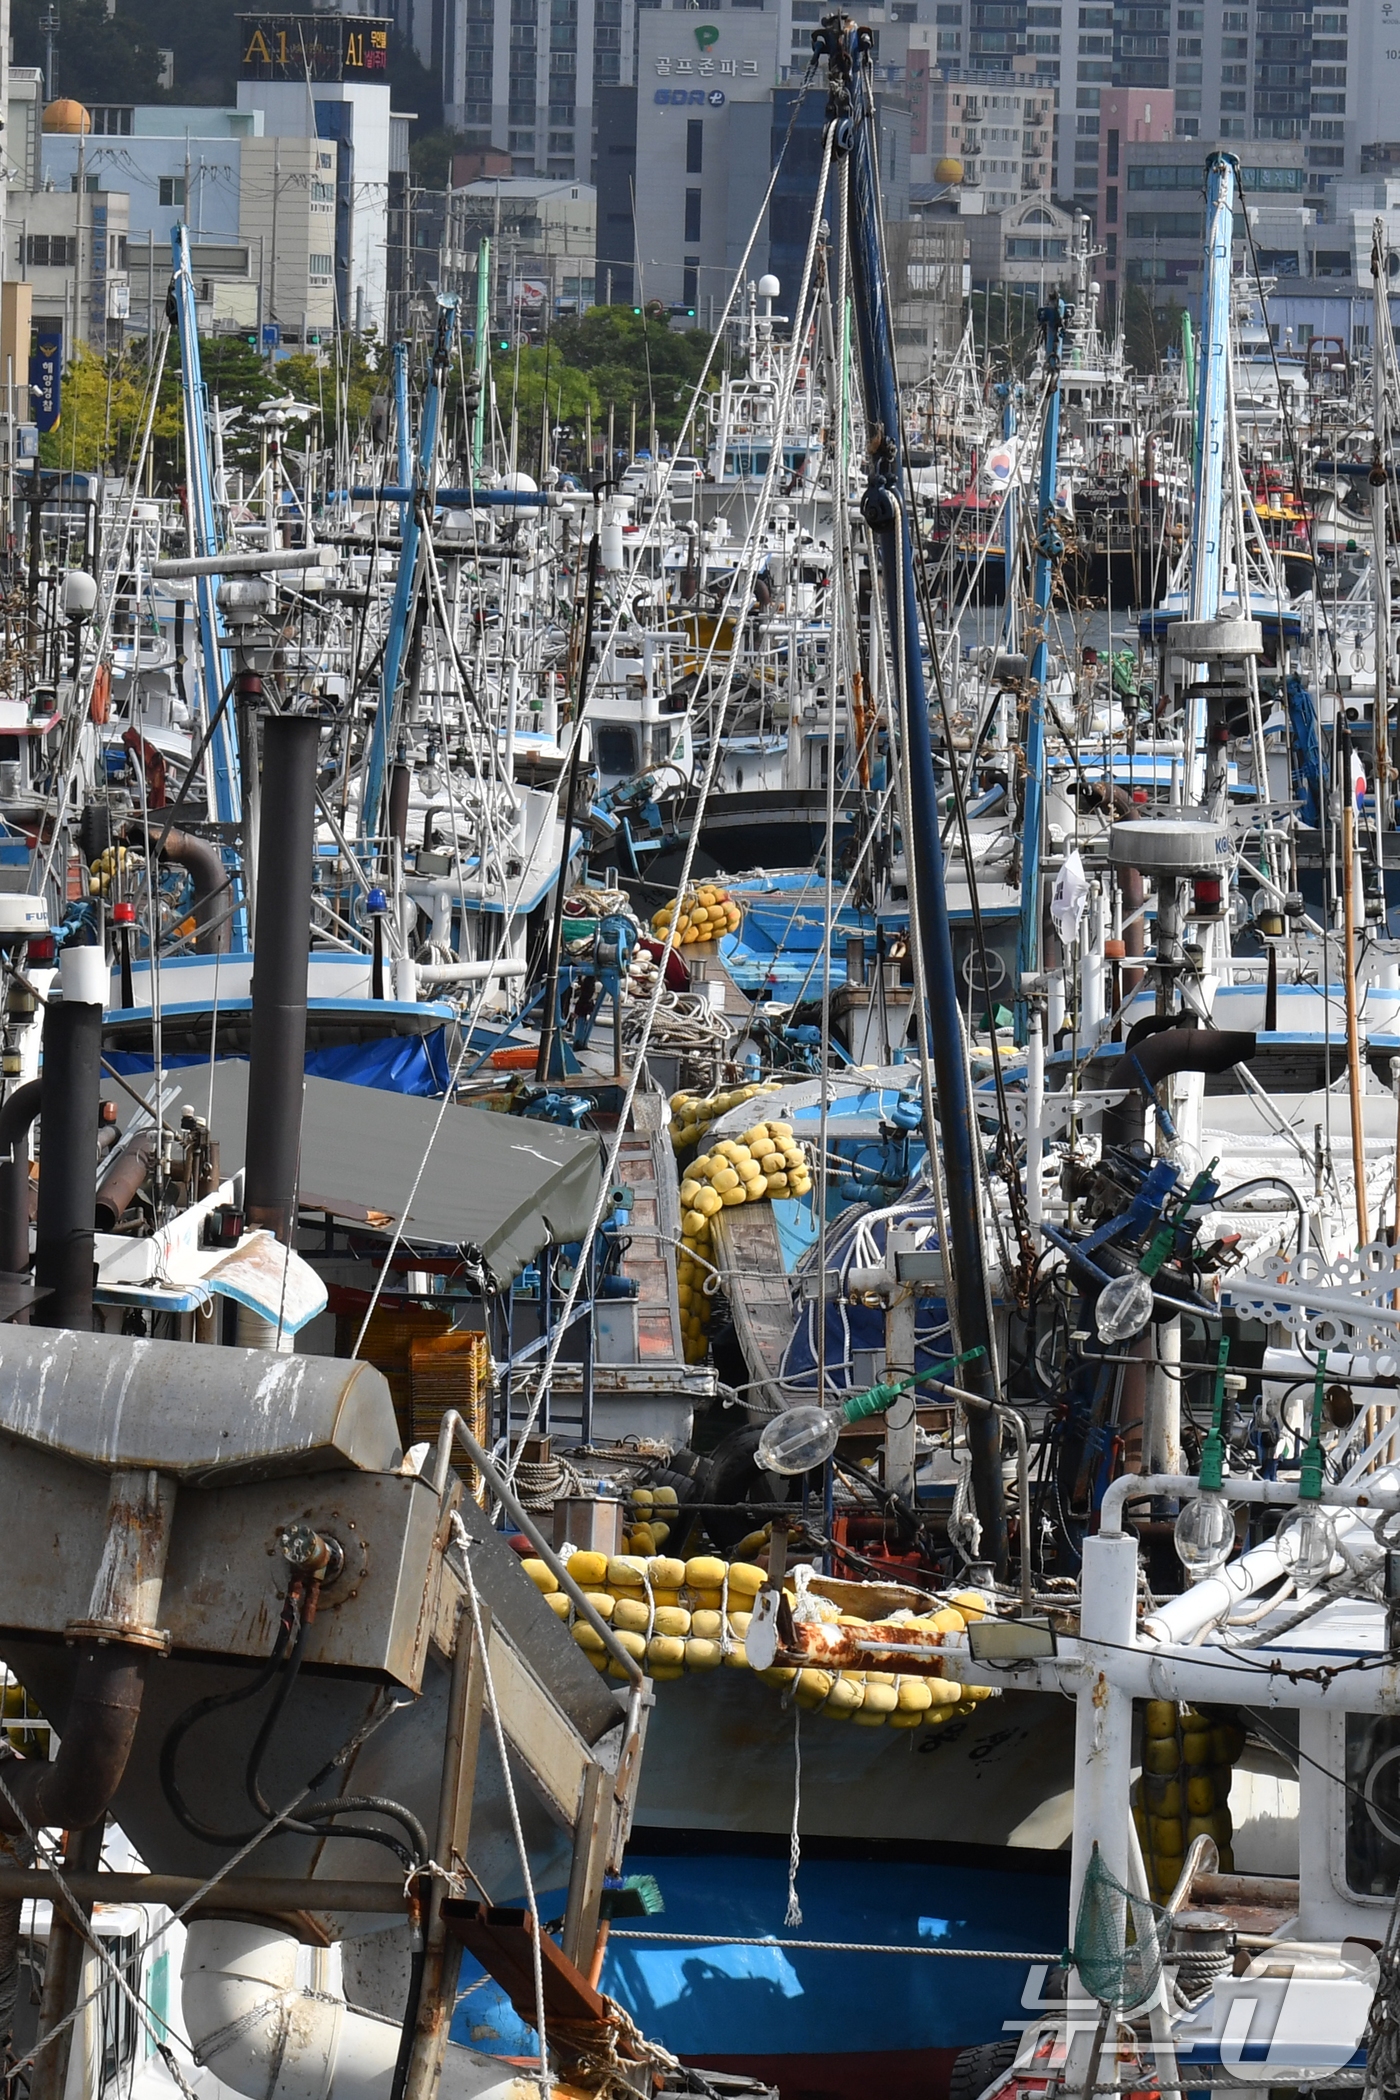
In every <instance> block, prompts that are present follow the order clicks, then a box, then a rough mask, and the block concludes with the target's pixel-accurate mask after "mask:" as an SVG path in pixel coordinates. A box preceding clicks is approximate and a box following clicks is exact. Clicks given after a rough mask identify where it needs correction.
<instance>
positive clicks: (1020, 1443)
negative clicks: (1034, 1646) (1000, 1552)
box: [958, 1393, 1035, 1619]
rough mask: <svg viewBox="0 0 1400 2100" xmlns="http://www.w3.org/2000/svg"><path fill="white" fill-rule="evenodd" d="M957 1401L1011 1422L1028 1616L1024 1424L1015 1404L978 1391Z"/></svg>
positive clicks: (1031, 1593) (1031, 1592) (1025, 1613)
mask: <svg viewBox="0 0 1400 2100" xmlns="http://www.w3.org/2000/svg"><path fill="white" fill-rule="evenodd" d="M958 1397H959V1401H960V1404H961V1405H962V1406H963V1407H971V1408H987V1409H990V1411H991V1413H992V1414H994V1415H995V1416H996V1418H997V1420H998V1421H999V1422H1009V1423H1010V1424H1011V1434H1012V1435H1013V1436H1014V1437H1015V1439H1016V1519H1017V1523H1018V1525H1019V1526H1020V1532H1021V1615H1022V1617H1023V1618H1027V1619H1028V1618H1029V1617H1030V1616H1031V1613H1032V1612H1033V1611H1034V1610H1035V1589H1034V1585H1033V1584H1032V1581H1031V1453H1030V1440H1029V1438H1028V1437H1027V1435H1026V1425H1025V1423H1024V1421H1023V1420H1022V1419H1021V1416H1020V1413H1019V1412H1018V1410H1017V1409H1016V1408H1014V1407H1001V1406H998V1405H997V1403H996V1402H995V1401H992V1400H984V1399H983V1398H982V1397H981V1395H980V1394H979V1393H961V1394H959V1396H958Z"/></svg>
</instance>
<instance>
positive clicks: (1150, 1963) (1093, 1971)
mask: <svg viewBox="0 0 1400 2100" xmlns="http://www.w3.org/2000/svg"><path fill="white" fill-rule="evenodd" d="M1170 1922H1171V1921H1170V1919H1169V1917H1168V1914H1167V1912H1166V1911H1165V1910H1163V1909H1162V1907H1161V1905H1160V1904H1157V1903H1150V1902H1149V1901H1148V1899H1147V1898H1146V1897H1145V1896H1135V1895H1134V1894H1133V1893H1132V1891H1131V1890H1130V1889H1125V1888H1124V1886H1123V1884H1122V1882H1121V1881H1118V1880H1116V1879H1115V1878H1114V1876H1113V1875H1112V1874H1110V1873H1109V1871H1108V1868H1107V1867H1106V1866H1105V1865H1104V1863H1103V1859H1102V1856H1101V1855H1100V1852H1099V1848H1098V1846H1097V1845H1095V1847H1094V1849H1093V1852H1092V1854H1091V1856H1090V1859H1089V1867H1088V1871H1087V1873H1086V1874H1085V1876H1084V1888H1083V1892H1082V1893H1081V1895H1080V1898H1079V1915H1078V1917H1077V1918H1076V1920H1075V1925H1074V1945H1073V1947H1072V1948H1071V1949H1070V1959H1071V1960H1072V1961H1073V1963H1074V1966H1075V1968H1076V1969H1078V1971H1079V1976H1080V1980H1081V1982H1082V1983H1083V1985H1084V1988H1085V1990H1086V1991H1087V1992H1088V1993H1089V1995H1090V1997H1092V1998H1097V1999H1098V2001H1099V2003H1100V2005H1107V2006H1112V2007H1114V2008H1115V2009H1116V2010H1117V2011H1119V2012H1131V2011H1133V2009H1134V2008H1135V2007H1136V2006H1140V2005H1146V2004H1147V2003H1148V2001H1149V2000H1150V1999H1151V1998H1153V1997H1154V1996H1155V1995H1156V1991H1157V1985H1158V1983H1159V1981H1160V1980H1161V1975H1162V1947H1163V1946H1164V1944H1165V1942H1166V1938H1167V1933H1168V1931H1169V1929H1170Z"/></svg>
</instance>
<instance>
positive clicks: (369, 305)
mask: <svg viewBox="0 0 1400 2100" xmlns="http://www.w3.org/2000/svg"><path fill="white" fill-rule="evenodd" d="M522 4H523V0H522ZM238 20H239V45H240V51H239V81H238V107H239V109H240V110H241V111H248V112H255V113H257V114H258V115H259V116H260V117H261V119H262V125H261V134H262V135H261V141H260V153H259V157H258V159H257V163H256V165H257V173H256V176H255V181H254V187H255V189H256V191H257V193H258V195H259V196H260V197H261V199H262V203H261V205H260V206H259V207H257V209H258V212H259V215H260V224H262V222H265V224H263V225H262V230H263V232H264V239H265V240H267V239H270V238H271V221H272V199H273V196H274V195H277V197H278V205H277V211H278V216H279V221H280V217H281V213H282V200H283V197H284V196H287V195H289V194H290V191H291V190H292V189H293V188H294V187H296V186H298V185H300V184H301V183H302V182H303V181H304V182H305V183H307V184H312V183H319V184H322V185H324V186H326V187H329V188H330V189H331V191H332V196H331V198H330V200H329V202H330V204H331V214H330V220H331V227H332V228H333V241H332V245H331V248H330V251H329V252H330V254H331V257H332V264H333V268H332V287H333V309H332V310H333V312H334V315H335V319H336V321H337V323H338V324H339V325H340V326H341V327H346V328H352V329H354V330H356V331H357V332H361V331H363V330H365V329H367V328H371V327H372V328H375V329H377V330H378V331H379V333H380V334H381V335H382V334H384V333H385V332H386V331H387V329H388V326H389V305H390V291H391V287H390V252H389V251H390V242H389V214H390V210H391V208H401V207H402V204H403V200H404V196H405V191H406V184H407V172H406V171H407V166H408V127H409V121H410V119H409V116H408V115H407V114H404V115H397V114H391V112H390V107H389V92H390V91H389V84H388V72H387V69H388V63H389V46H390V39H391V38H392V37H393V36H394V35H396V34H397V33H398V32H397V30H396V29H395V26H394V23H393V21H392V20H391V19H390V18H389V17H387V16H375V15H339V14H315V15H281V16H272V15H242V16H240V17H239V18H238ZM278 139H280V140H282V141H283V142H284V144H285V143H286V142H287V141H289V140H293V139H302V140H307V141H311V140H320V141H321V142H322V147H323V150H325V151H326V152H328V153H329V155H330V158H331V162H332V165H331V166H330V167H329V168H326V167H325V166H323V165H322V164H321V162H320V159H319V156H315V157H314V158H313V157H311V156H309V155H306V154H298V155H297V156H295V164H294V171H293V173H292V174H291V175H290V176H287V177H286V181H287V189H286V191H285V192H284V191H282V190H281V189H280V188H278V187H277V186H278V185H280V184H281V183H282V182H283V180H284V175H283V174H279V173H278V172H277V155H276V149H275V146H274V148H273V153H272V161H271V163H270V164H269V163H268V160H267V156H266V148H267V146H268V144H269V142H271V141H275V140H278ZM303 163H304V165H303ZM284 173H285V171H284ZM304 201H305V203H306V204H307V205H308V206H309V205H310V204H311V203H313V202H315V203H324V202H326V201H327V200H326V199H324V198H321V197H319V196H317V197H312V196H310V195H308V196H307V197H306V199H305V200H304ZM244 223H245V222H244V219H243V214H242V211H241V209H240V220H239V224H240V229H241V228H242V226H243V225H244ZM249 223H251V221H250V222H249ZM308 223H310V222H309V221H308ZM279 234H280V225H279ZM399 247H400V251H401V248H402V243H401V242H400V244H399ZM326 252H327V251H326V250H325V249H324V248H319V247H318V249H317V250H316V253H317V256H318V258H320V259H324V256H325V253H326ZM313 283H314V286H315V290H316V293H317V295H318V297H319V295H320V293H321V290H322V278H321V272H320V271H319V270H317V271H312V270H311V269H310V268H309V266H308V270H307V278H306V290H307V296H308V299H309V298H310V296H311V292H312V288H313ZM398 289H401V287H400V288H398ZM276 304H277V307H278V309H279V310H278V311H276V312H275V314H274V315H273V318H275V319H276V320H277V321H278V323H279V325H280V326H281V327H282V328H283V330H284V332H288V331H290V332H291V333H292V334H295V333H296V331H297V330H298V328H299V326H300V322H301V311H300V306H301V301H300V279H299V278H298V280H297V285H296V288H295V295H294V296H293V297H291V298H288V297H287V296H284V295H282V294H281V293H280V290H279V299H278V301H277V302H276Z"/></svg>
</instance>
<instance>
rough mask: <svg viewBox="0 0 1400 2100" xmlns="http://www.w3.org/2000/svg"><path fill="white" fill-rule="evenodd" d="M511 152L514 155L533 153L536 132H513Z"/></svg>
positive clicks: (511, 135)
mask: <svg viewBox="0 0 1400 2100" xmlns="http://www.w3.org/2000/svg"><path fill="white" fill-rule="evenodd" d="M510 150H511V152H512V153H533V152H534V150H535V134H534V132H533V131H512V132H511V134H510Z"/></svg>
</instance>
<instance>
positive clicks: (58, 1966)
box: [29, 1824, 102, 2100]
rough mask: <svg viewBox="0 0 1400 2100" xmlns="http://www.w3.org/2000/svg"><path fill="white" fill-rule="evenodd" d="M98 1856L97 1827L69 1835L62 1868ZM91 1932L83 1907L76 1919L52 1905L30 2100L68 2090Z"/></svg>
mask: <svg viewBox="0 0 1400 2100" xmlns="http://www.w3.org/2000/svg"><path fill="white" fill-rule="evenodd" d="M101 1853H102V1828H101V1825H100V1824H99V1825H98V1826H97V1827H96V1828H91V1829H81V1830H70V1831H69V1833H68V1841H67V1843H66V1845H65V1846H64V1848H63V1863H64V1866H65V1867H77V1868H79V1869H83V1868H92V1867H95V1866H96V1865H97V1862H98V1859H99V1858H100V1857H101ZM90 1931H91V1918H90V1913H89V1910H88V1907H87V1905H85V1904H79V1907H78V1915H77V1916H76V1917H75V1916H74V1915H73V1912H72V1910H71V1908H70V1906H69V1905H68V1904H66V1903H65V1904H63V1905H61V1906H60V1905H58V1904H55V1905H54V1912H53V1917H52V1919H51V1921H50V1924H49V1943H48V1948H47V1951H46V1955H45V1960H44V1984H43V1990H42V1992H41V1994H40V1998H39V2026H38V2034H37V2036H36V2040H37V2043H38V2053H37V2056H36V2059H35V2063H34V2068H33V2070H32V2071H31V2073H30V2078H29V2093H30V2100H63V2096H64V2094H65V2093H66V2091H67V2089H68V2069H69V2060H70V2058H71V2055H72V2050H73V2033H74V2027H73V2022H72V2020H71V2019H70V2017H69V2016H70V2014H71V2013H72V2012H73V2011H74V2009H75V2007H76V2006H77V2003H78V1993H79V1991H80V1990H81V1988H82V1981H83V1958H84V1955H85V1954H86V1951H87V1939H88V1935H89V1933H90Z"/></svg>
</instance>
